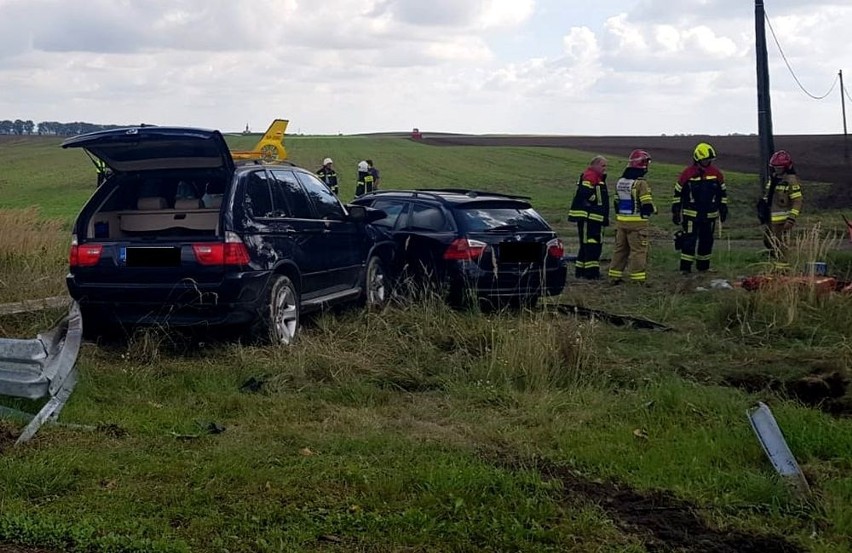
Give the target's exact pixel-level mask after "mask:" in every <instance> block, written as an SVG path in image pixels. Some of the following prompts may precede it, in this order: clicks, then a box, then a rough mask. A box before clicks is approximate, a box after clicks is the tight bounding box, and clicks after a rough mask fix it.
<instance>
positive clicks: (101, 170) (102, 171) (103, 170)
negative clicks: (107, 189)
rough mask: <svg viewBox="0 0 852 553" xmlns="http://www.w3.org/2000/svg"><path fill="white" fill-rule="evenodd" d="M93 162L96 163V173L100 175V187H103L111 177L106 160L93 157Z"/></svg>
mask: <svg viewBox="0 0 852 553" xmlns="http://www.w3.org/2000/svg"><path fill="white" fill-rule="evenodd" d="M92 161H93V162H94V163H95V171H97V173H98V181H97V182H98V186H100V185H102V184H103V183H104V181H105V180H106V178H107V177H108V176H109V168H108V167H107V164H106V163H105V162H104V160H102V159H100V158H97V157H93V158H92Z"/></svg>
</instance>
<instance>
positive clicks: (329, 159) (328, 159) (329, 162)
mask: <svg viewBox="0 0 852 553" xmlns="http://www.w3.org/2000/svg"><path fill="white" fill-rule="evenodd" d="M332 163H334V162H333V161H332V160H331V158H330V157H327V158H325V159H324V160H322V164H323V165H331V164H332Z"/></svg>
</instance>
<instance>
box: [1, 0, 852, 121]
mask: <svg viewBox="0 0 852 553" xmlns="http://www.w3.org/2000/svg"><path fill="white" fill-rule="evenodd" d="M771 4H772V6H771V9H772V11H770V16H771V17H772V23H773V25H774V27H775V31H776V33H778V36H779V40H781V42H782V46H783V47H784V49H785V53H786V54H787V57H788V59H789V61H790V63H791V64H792V65H793V67H794V69H795V70H796V72H797V75H798V76H799V78H800V79H801V80H802V82H803V83H804V84H805V85H806V86H807V87H808V88H809V89H814V90H813V92H816V93H820V94H821V93H823V92H825V90H826V88H827V87H828V85H830V84H831V80H832V79H833V78H834V76H835V75H836V72H837V69H840V68H842V67H843V64H844V63H848V59H845V56H846V52H847V51H848V48H847V46H846V44H845V42H846V41H845V36H846V33H847V32H848V30H847V29H848V28H849V27H850V26H852V6H850V5H849V2H848V1H840V0H817V1H814V2H810V3H807V4H805V3H802V2H800V1H798V0H773V1H772V3H771ZM545 8H546V9H545ZM588 14H595V17H594V18H593V19H584V18H585V17H587V16H588ZM752 18H753V6H752V4H751V2H743V1H742V0H682V1H675V0H634V1H633V2H632V7H631V3H630V2H623V1H619V0H598V1H596V2H595V3H594V4H584V7H582V9H580V8H578V7H577V6H574V5H573V3H571V2H564V0H452V1H450V0H430V1H429V2H424V1H423V0H311V1H310V2H308V1H307V0H302V1H299V0H254V1H253V2H252V3H251V8H250V9H246V5H245V4H244V3H241V2H233V1H232V0H87V2H86V9H85V10H82V9H80V7H79V4H78V3H74V2H68V1H67V0H0V82H2V83H3V86H2V87H0V118H4V119H5V118H18V117H22V118H31V119H33V120H36V121H38V120H46V119H55V120H73V119H77V120H85V121H93V122H104V123H108V122H109V123H116V122H117V123H123V122H139V121H145V122H151V123H160V124H191V125H199V126H205V127H209V126H216V127H223V128H225V129H226V130H236V129H239V128H242V127H243V126H244V125H245V122H246V120H249V121H250V123H251V124H252V126H253V127H263V126H264V125H265V124H266V121H267V120H268V119H271V118H273V117H277V116H284V117H288V118H290V119H291V120H292V121H293V123H294V128H298V127H301V128H302V129H303V130H304V131H306V132H338V131H342V132H361V131H364V132H366V131H377V130H399V129H405V128H408V127H411V126H419V127H420V128H422V129H430V128H434V129H436V130H437V129H440V130H450V131H477V132H501V131H504V132H571V133H573V134H579V133H593V134H608V133H610V134H615V133H617V134H625V133H636V134H657V133H660V132H666V133H674V132H750V131H752V130H753V129H754V128H755V126H756V115H755V113H754V111H755V102H756V101H755V92H754V80H755V71H754V44H753V42H754V37H753V32H754V21H753V19H752ZM519 37H521V38H519ZM769 41H770V43H769V51H770V61H771V73H772V77H771V78H772V85H773V93H774V98H773V108H774V109H775V114H776V115H775V122H776V125H775V126H776V130H777V131H778V132H785V131H787V132H789V131H790V130H797V131H798V132H832V131H834V130H835V129H836V128H838V127H839V124H838V119H839V114H838V113H836V112H839V109H835V108H836V105H835V104H836V102H834V101H832V105H831V107H830V109H829V106H828V103H827V102H815V101H813V100H810V99H808V98H806V97H805V96H804V95H803V94H802V93H801V92H800V91H798V87H797V85H796V84H795V82H793V80H792V78H791V77H790V75H789V73H788V72H787V69H786V67H785V66H784V64H783V61H782V60H781V58H780V55H779V54H778V52H777V48H776V47H775V45H774V44H773V43H772V38H771V35H769ZM530 44H532V45H534V46H535V48H534V50H535V51H530V52H525V51H524V50H523V49H522V48H520V45H527V46H529V45H530ZM850 72H852V69H851V70H850ZM850 81H852V78H851V79H850Z"/></svg>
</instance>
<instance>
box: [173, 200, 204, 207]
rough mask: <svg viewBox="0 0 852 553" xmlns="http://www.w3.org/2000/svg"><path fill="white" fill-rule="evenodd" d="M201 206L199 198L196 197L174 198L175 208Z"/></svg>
mask: <svg viewBox="0 0 852 553" xmlns="http://www.w3.org/2000/svg"><path fill="white" fill-rule="evenodd" d="M200 207H201V200H199V199H198V198H178V199H176V200H175V209H198V208H200Z"/></svg>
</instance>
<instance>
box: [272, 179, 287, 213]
mask: <svg viewBox="0 0 852 553" xmlns="http://www.w3.org/2000/svg"><path fill="white" fill-rule="evenodd" d="M285 186H286V185H285V184H284V183H282V182H281V181H279V180H277V179H271V180H270V182H269V190H270V191H271V192H272V207H273V208H274V210H275V211H274V215H275V217H290V207H289V204H288V203H287V191H286V189H285Z"/></svg>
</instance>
